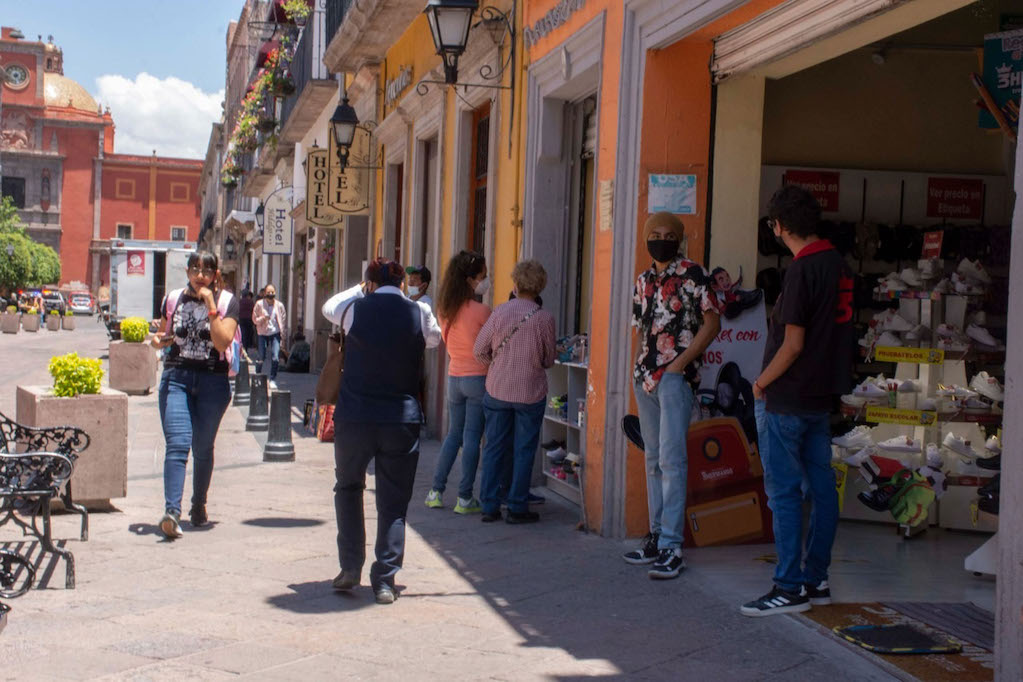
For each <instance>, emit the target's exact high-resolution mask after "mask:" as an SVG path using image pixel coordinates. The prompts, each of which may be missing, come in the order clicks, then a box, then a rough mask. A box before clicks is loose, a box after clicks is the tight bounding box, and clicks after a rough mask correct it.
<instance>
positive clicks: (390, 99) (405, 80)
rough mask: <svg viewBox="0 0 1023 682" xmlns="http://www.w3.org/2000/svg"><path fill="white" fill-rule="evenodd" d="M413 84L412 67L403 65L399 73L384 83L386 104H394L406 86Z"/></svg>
mask: <svg viewBox="0 0 1023 682" xmlns="http://www.w3.org/2000/svg"><path fill="white" fill-rule="evenodd" d="M410 85H412V67H411V66H403V67H401V68H400V69H398V75H396V76H395V77H394V78H392V79H390V80H389V81H387V83H386V84H385V85H384V106H387V107H389V106H391V105H392V104H394V103H395V102H396V101H397V99H398V98H399V97H401V93H403V92H405V88H407V87H408V86H410Z"/></svg>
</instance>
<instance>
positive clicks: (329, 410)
mask: <svg viewBox="0 0 1023 682" xmlns="http://www.w3.org/2000/svg"><path fill="white" fill-rule="evenodd" d="M316 437H317V438H318V439H319V440H320V442H322V443H330V442H333V440H334V406H333V405H320V407H319V410H318V414H317V420H316Z"/></svg>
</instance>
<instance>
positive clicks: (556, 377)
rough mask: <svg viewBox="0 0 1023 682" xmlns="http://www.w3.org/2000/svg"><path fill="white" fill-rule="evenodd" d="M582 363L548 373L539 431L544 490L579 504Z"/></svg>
mask: <svg viewBox="0 0 1023 682" xmlns="http://www.w3.org/2000/svg"><path fill="white" fill-rule="evenodd" d="M588 376H589V368H588V366H587V365H586V363H585V362H570V361H567V362H560V361H559V362H557V363H555V365H554V367H552V368H551V369H550V370H548V372H547V383H548V386H549V388H548V391H549V395H548V399H547V408H546V410H545V413H544V417H543V428H542V429H541V430H540V443H541V447H540V451H539V453H538V455H537V456H538V457H539V459H540V467H539V468H540V470H541V471H542V472H543V478H544V479H545V484H546V485H547V488H548V489H550V490H552V491H553V492H555V493H557V494H558V495H561V496H562V497H564V498H565V499H567V500H569V501H570V502H573V503H575V504H581V501H582V495H581V493H580V484H579V482H580V476H579V474H580V469H581V467H582V464H583V458H584V457H585V450H586V383H587V379H588Z"/></svg>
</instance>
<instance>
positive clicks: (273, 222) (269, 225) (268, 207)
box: [263, 187, 295, 256]
mask: <svg viewBox="0 0 1023 682" xmlns="http://www.w3.org/2000/svg"><path fill="white" fill-rule="evenodd" d="M292 192H293V190H292V188H291V187H281V188H280V189H279V190H277V191H276V192H274V193H273V194H271V195H270V197H269V198H268V199H267V200H266V203H264V204H263V211H264V212H263V253H278V254H283V255H285V256H289V255H291V247H292V242H293V241H294V238H295V219H294V218H292V217H291V209H292V208H293V207H292V205H291V196H292Z"/></svg>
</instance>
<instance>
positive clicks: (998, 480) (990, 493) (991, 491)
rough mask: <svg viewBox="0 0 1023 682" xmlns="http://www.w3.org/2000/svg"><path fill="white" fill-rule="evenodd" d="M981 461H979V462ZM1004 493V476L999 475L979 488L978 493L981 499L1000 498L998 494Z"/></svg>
mask: <svg viewBox="0 0 1023 682" xmlns="http://www.w3.org/2000/svg"><path fill="white" fill-rule="evenodd" d="M978 461H979V460H978ZM1001 491H1002V474H1001V473H997V474H995V477H994V478H992V479H991V480H990V481H988V482H987V483H985V484H984V485H982V486H980V487H979V488H977V493H978V494H979V495H980V496H981V497H998V494H999V493H1000V492H1001Z"/></svg>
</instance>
